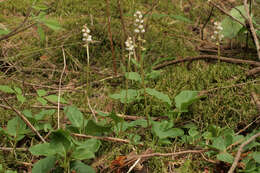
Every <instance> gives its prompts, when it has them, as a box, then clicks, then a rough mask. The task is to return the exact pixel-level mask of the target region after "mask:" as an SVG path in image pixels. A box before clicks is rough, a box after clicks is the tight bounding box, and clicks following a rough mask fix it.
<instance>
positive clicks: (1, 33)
mask: <svg viewBox="0 0 260 173" xmlns="http://www.w3.org/2000/svg"><path fill="white" fill-rule="evenodd" d="M9 32H10V31H9V30H8V29H0V35H6V34H8V33H9Z"/></svg>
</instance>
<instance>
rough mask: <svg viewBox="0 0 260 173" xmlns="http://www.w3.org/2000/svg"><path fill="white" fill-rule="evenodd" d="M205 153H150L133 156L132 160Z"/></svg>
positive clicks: (197, 151)
mask: <svg viewBox="0 0 260 173" xmlns="http://www.w3.org/2000/svg"><path fill="white" fill-rule="evenodd" d="M206 151H208V150H186V151H180V152H174V153H151V154H141V155H135V156H133V158H147V157H169V156H177V155H182V154H191V153H194V154H195V153H197V154H201V153H204V152H206Z"/></svg>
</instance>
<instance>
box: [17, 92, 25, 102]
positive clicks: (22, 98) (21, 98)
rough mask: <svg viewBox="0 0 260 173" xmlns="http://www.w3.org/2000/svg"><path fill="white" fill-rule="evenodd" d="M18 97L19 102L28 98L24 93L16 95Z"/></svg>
mask: <svg viewBox="0 0 260 173" xmlns="http://www.w3.org/2000/svg"><path fill="white" fill-rule="evenodd" d="M16 98H17V100H18V101H19V102H21V103H24V102H25V101H26V98H25V97H24V96H23V95H20V94H18V95H16Z"/></svg>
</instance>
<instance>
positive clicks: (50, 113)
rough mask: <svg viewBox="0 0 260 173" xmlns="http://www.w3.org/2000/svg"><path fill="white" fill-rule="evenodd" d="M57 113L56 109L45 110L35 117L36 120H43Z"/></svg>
mask: <svg viewBox="0 0 260 173" xmlns="http://www.w3.org/2000/svg"><path fill="white" fill-rule="evenodd" d="M55 112H56V110H55V109H48V110H47V109H43V110H42V111H41V112H39V113H38V114H36V115H35V119H36V120H43V119H44V118H45V117H46V116H51V115H53V114H54V113H55Z"/></svg>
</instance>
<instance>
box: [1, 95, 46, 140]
mask: <svg viewBox="0 0 260 173" xmlns="http://www.w3.org/2000/svg"><path fill="white" fill-rule="evenodd" d="M0 97H1V98H2V99H3V100H4V102H5V103H6V104H7V105H8V106H9V107H10V108H11V109H12V110H13V111H14V112H15V113H16V114H17V115H18V116H19V117H20V118H21V119H22V120H23V121H24V122H25V124H26V125H27V126H28V127H29V128H30V129H31V130H32V131H33V132H34V133H35V134H36V135H37V136H38V137H39V138H40V139H41V141H42V142H44V143H45V142H46V141H45V139H44V138H43V137H42V136H41V135H40V133H39V132H38V131H37V129H36V128H35V127H34V126H33V125H32V124H31V123H30V121H29V120H28V119H27V118H26V117H25V116H24V115H23V114H22V113H21V112H20V111H18V110H17V109H15V108H14V107H13V106H12V105H11V104H9V103H8V101H7V100H6V99H5V98H4V97H3V96H1V95H0Z"/></svg>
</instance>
